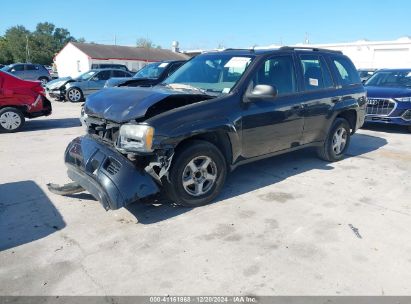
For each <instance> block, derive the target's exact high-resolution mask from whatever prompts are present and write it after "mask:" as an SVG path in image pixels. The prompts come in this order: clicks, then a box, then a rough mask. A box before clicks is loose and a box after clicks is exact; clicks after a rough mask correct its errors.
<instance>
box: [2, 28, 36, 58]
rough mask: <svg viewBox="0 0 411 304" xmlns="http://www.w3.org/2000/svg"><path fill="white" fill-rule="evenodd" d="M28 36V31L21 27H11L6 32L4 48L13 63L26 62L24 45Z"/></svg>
mask: <svg viewBox="0 0 411 304" xmlns="http://www.w3.org/2000/svg"><path fill="white" fill-rule="evenodd" d="M30 35H31V33H30V31H29V30H27V29H26V28H25V27H24V26H22V25H17V26H13V27H11V28H9V29H8V30H7V31H6V33H5V35H4V38H5V40H6V44H7V45H6V48H7V50H8V51H9V52H10V53H11V55H12V58H13V62H24V61H26V57H27V52H26V44H27V40H28V39H29V36H30Z"/></svg>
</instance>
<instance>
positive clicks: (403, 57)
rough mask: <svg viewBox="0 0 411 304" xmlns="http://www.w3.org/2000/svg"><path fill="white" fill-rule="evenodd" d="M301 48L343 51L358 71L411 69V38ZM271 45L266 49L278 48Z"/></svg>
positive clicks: (315, 45) (304, 45) (310, 45)
mask: <svg viewBox="0 0 411 304" xmlns="http://www.w3.org/2000/svg"><path fill="white" fill-rule="evenodd" d="M295 46H300V47H313V48H315V47H317V48H325V49H330V50H338V51H342V52H343V53H344V54H345V55H347V56H348V57H350V59H351V60H352V61H353V62H354V64H355V66H356V67H357V69H383V68H411V38H410V37H402V38H399V39H398V40H391V41H368V40H360V41H355V42H348V43H327V44H296V45H295ZM278 47H279V46H278V45H270V46H267V47H258V48H261V49H264V48H278Z"/></svg>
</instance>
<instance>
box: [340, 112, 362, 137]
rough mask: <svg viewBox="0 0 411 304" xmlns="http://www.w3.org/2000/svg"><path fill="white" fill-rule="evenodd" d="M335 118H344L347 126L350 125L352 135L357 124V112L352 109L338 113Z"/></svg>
mask: <svg viewBox="0 0 411 304" xmlns="http://www.w3.org/2000/svg"><path fill="white" fill-rule="evenodd" d="M336 118H344V119H345V120H347V121H348V124H349V125H350V129H351V134H353V133H354V132H355V130H356V124H357V111H356V110H354V109H347V110H344V111H342V112H340V113H339V114H338V115H337V116H336Z"/></svg>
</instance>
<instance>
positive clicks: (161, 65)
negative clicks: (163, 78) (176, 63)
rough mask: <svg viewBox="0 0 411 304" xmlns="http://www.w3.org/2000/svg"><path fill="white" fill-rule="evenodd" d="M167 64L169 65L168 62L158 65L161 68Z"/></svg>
mask: <svg viewBox="0 0 411 304" xmlns="http://www.w3.org/2000/svg"><path fill="white" fill-rule="evenodd" d="M166 66H168V62H163V63H161V64H160V65H159V66H158V67H159V68H165V67H166Z"/></svg>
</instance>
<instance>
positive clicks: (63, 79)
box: [46, 77, 73, 90]
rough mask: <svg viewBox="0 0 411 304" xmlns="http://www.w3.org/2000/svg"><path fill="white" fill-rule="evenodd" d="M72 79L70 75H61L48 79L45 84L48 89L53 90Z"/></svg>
mask: <svg viewBox="0 0 411 304" xmlns="http://www.w3.org/2000/svg"><path fill="white" fill-rule="evenodd" d="M70 81H73V78H71V77H61V78H58V79H55V80H52V81H49V82H48V83H47V84H46V88H47V89H49V90H53V89H59V88H61V87H62V86H64V85H65V84H66V83H67V82H70Z"/></svg>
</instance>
